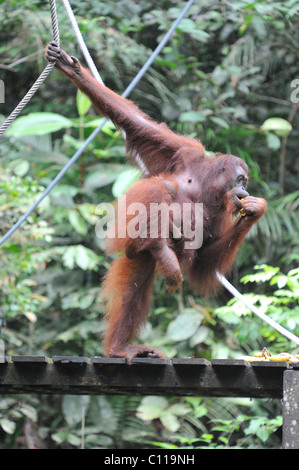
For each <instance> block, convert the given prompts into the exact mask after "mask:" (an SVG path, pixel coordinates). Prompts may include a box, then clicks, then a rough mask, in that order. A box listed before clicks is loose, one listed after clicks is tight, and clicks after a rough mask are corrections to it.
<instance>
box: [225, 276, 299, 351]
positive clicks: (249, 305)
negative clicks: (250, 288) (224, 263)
mask: <svg viewBox="0 0 299 470" xmlns="http://www.w3.org/2000/svg"><path fill="white" fill-rule="evenodd" d="M217 277H218V280H219V281H220V282H221V284H222V285H223V286H224V287H225V288H226V289H227V290H228V291H229V292H230V293H231V294H232V295H233V296H234V297H236V298H237V299H239V300H240V301H241V302H242V303H243V304H244V305H245V306H246V307H247V308H249V310H251V311H252V312H253V313H254V314H255V315H257V316H258V317H259V318H260V319H261V320H263V321H264V322H266V323H268V325H270V326H271V327H272V328H274V329H275V330H277V331H278V332H279V333H280V334H282V335H283V336H285V337H286V338H288V339H289V340H290V341H293V342H294V343H296V344H298V345H299V337H298V336H296V335H294V334H293V333H291V332H290V331H288V330H286V329H285V328H284V327H283V326H281V325H279V324H278V323H276V321H274V320H272V318H269V317H268V316H267V315H266V314H265V313H262V312H260V311H259V310H258V309H257V308H256V307H255V306H254V305H253V304H252V303H251V302H249V301H248V300H247V299H245V298H244V296H243V295H242V294H241V293H240V292H239V291H238V290H237V289H236V288H235V287H234V286H233V285H232V284H231V283H230V282H229V281H228V280H227V279H226V278H225V277H224V276H223V275H222V274H220V273H219V272H217Z"/></svg>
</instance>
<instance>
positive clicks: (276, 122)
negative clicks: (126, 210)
mask: <svg viewBox="0 0 299 470" xmlns="http://www.w3.org/2000/svg"><path fill="white" fill-rule="evenodd" d="M261 129H262V130H263V131H265V132H275V134H276V135H278V136H279V137H286V136H288V135H289V134H290V132H291V131H292V129H293V128H292V125H291V124H290V123H289V122H288V121H287V120H286V119H282V118H278V117H273V118H269V119H266V121H265V122H264V123H263V124H262V126H261Z"/></svg>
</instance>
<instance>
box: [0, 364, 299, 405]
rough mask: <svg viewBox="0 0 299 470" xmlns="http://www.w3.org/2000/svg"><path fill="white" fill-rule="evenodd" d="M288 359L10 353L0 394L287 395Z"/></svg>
mask: <svg viewBox="0 0 299 470" xmlns="http://www.w3.org/2000/svg"><path fill="white" fill-rule="evenodd" d="M286 370H293V367H292V366H290V365H289V364H287V363H286V362H253V363H251V364H250V363H248V362H247V361H244V360H220V359H217V360H212V361H211V362H209V361H207V360H205V359H172V360H167V359H134V360H133V361H132V364H130V365H129V364H127V363H126V360H125V359H113V358H103V357H91V358H87V357H69V356H54V357H51V358H49V357H45V356H11V357H6V358H5V362H3V363H0V393H45V394H53V393H55V394H88V395H101V394H105V395H115V394H121V395H131V394H133V395H145V394H146V395H153V394H154V395H164V396H178V395H179V396H187V395H191V396H210V397H211V396H212V397H213V396H214V397H215V396H222V397H223V396H230V397H233V396H238V397H257V398H265V397H266V398H267V397H269V398H270V397H271V398H282V396H283V374H284V372H285V371H286Z"/></svg>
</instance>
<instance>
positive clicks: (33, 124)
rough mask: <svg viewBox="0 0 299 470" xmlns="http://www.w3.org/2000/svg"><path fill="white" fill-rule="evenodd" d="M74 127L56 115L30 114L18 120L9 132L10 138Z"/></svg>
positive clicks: (67, 120)
mask: <svg viewBox="0 0 299 470" xmlns="http://www.w3.org/2000/svg"><path fill="white" fill-rule="evenodd" d="M70 127H72V121H71V120H70V119H67V118H66V117H64V116H61V115H60V114H56V113H30V114H28V115H27V116H21V117H19V118H17V119H16V120H15V121H14V123H13V124H12V125H11V127H10V128H9V129H8V130H7V134H6V135H8V136H15V137H22V136H25V135H43V134H50V133H51V132H55V131H60V130H61V129H68V128H70Z"/></svg>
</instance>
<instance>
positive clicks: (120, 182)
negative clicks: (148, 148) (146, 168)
mask: <svg viewBox="0 0 299 470" xmlns="http://www.w3.org/2000/svg"><path fill="white" fill-rule="evenodd" d="M140 176H141V172H140V171H139V170H138V169H136V168H130V169H129V170H125V171H123V172H122V173H121V174H120V175H119V176H118V177H117V178H116V180H115V182H114V184H113V186H112V194H113V196H114V197H115V198H116V197H119V196H121V195H122V194H124V193H125V192H126V191H127V190H128V189H129V187H130V186H131V185H132V184H133V183H135V182H136V181H138V180H139V178H140Z"/></svg>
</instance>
